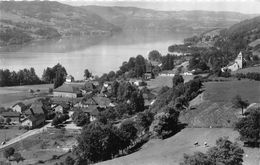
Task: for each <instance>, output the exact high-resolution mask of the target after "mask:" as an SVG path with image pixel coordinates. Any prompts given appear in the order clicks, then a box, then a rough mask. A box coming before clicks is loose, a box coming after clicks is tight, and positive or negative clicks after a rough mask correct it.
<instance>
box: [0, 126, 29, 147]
mask: <svg viewBox="0 0 260 165" xmlns="http://www.w3.org/2000/svg"><path fill="white" fill-rule="evenodd" d="M25 132H26V130H19V129H18V127H13V128H9V129H0V143H2V142H3V141H5V140H7V141H8V140H10V139H13V138H15V137H17V136H20V135H22V134H23V133H25Z"/></svg>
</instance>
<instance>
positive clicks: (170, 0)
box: [58, 0, 260, 14]
mask: <svg viewBox="0 0 260 165" xmlns="http://www.w3.org/2000/svg"><path fill="white" fill-rule="evenodd" d="M58 1H60V2H62V3H67V4H70V5H77V6H78V5H102V6H135V7H142V8H149V9H156V10H210V11H236V12H241V13H250V14H253V13H257V14H260V0H143V1H140V0H117V1H116V0H96V1H93V0H73V1H68V0H67V1H65V0H58Z"/></svg>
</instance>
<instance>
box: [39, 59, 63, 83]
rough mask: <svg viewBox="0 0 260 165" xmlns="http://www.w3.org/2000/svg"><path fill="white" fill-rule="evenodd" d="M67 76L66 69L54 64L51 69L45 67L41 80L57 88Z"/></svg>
mask: <svg viewBox="0 0 260 165" xmlns="http://www.w3.org/2000/svg"><path fill="white" fill-rule="evenodd" d="M66 76H67V71H66V69H65V68H64V67H63V66H62V65H61V64H59V63H58V64H56V65H55V66H53V67H52V68H49V67H47V68H46V69H44V71H43V75H42V79H43V81H44V82H46V83H53V82H54V88H57V87H59V86H60V85H62V84H63V82H65V78H66Z"/></svg>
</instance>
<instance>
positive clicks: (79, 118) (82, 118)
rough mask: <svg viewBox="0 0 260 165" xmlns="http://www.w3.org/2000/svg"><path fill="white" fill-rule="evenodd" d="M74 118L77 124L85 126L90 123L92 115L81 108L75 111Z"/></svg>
mask: <svg viewBox="0 0 260 165" xmlns="http://www.w3.org/2000/svg"><path fill="white" fill-rule="evenodd" d="M72 120H73V122H74V123H75V124H76V125H77V126H83V125H86V124H89V123H90V116H89V115H86V114H85V113H84V112H83V111H82V110H80V109H79V110H76V111H75V112H74V113H73V115H72Z"/></svg>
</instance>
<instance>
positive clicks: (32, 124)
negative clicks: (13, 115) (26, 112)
mask: <svg viewBox="0 0 260 165" xmlns="http://www.w3.org/2000/svg"><path fill="white" fill-rule="evenodd" d="M44 122H45V117H44V115H30V116H29V117H27V118H26V119H25V120H23V121H22V122H21V125H22V126H27V127H29V128H36V127H39V126H40V125H43V124H44Z"/></svg>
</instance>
